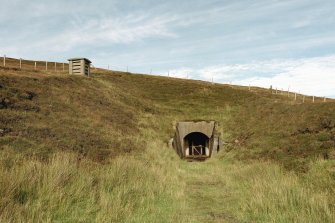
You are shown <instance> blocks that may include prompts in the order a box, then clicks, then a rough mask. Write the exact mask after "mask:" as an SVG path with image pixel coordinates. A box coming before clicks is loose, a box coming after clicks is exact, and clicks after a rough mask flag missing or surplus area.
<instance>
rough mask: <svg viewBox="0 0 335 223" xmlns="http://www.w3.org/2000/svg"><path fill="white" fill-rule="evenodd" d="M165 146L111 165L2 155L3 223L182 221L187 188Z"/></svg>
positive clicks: (66, 156) (65, 156) (60, 156)
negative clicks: (182, 198) (182, 185)
mask: <svg viewBox="0 0 335 223" xmlns="http://www.w3.org/2000/svg"><path fill="white" fill-rule="evenodd" d="M161 146H162V145H161V144H158V145H155V144H154V145H152V149H150V148H148V151H151V152H148V153H146V154H145V155H143V154H142V155H141V156H139V157H135V156H131V155H129V156H122V157H118V158H116V159H113V160H112V161H110V162H109V163H108V164H98V163H95V162H93V161H91V160H90V159H86V158H82V159H80V157H79V156H78V155H76V154H74V153H55V154H54V155H53V156H52V157H51V158H50V159H49V160H48V161H41V160H37V159H28V160H23V159H22V160H20V159H17V157H16V158H15V160H13V157H11V155H10V154H9V153H6V152H4V151H2V152H1V158H0V159H1V165H0V197H1V199H0V213H1V214H0V222H19V221H21V222H177V221H179V220H181V219H182V218H181V215H180V214H179V211H180V209H181V207H179V206H178V205H179V204H181V203H182V202H180V203H179V201H180V193H181V191H180V189H181V188H182V187H181V186H180V185H179V183H178V180H177V177H178V174H176V167H175V166H174V165H171V164H169V162H168V161H166V160H165V161H164V163H163V162H162V159H160V158H159V157H160V156H159V155H158V154H161V153H162V152H161V151H158V150H157V149H156V148H157V147H161ZM153 147H154V148H153ZM163 153H164V152H163ZM165 155H167V156H169V155H168V154H166V153H165ZM153 158H155V159H153ZM171 182H173V183H172V184H171Z"/></svg>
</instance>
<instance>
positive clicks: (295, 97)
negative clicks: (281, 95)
mask: <svg viewBox="0 0 335 223" xmlns="http://www.w3.org/2000/svg"><path fill="white" fill-rule="evenodd" d="M294 100H295V101H296V100H297V93H294Z"/></svg>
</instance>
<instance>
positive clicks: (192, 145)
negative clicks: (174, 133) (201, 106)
mask: <svg viewBox="0 0 335 223" xmlns="http://www.w3.org/2000/svg"><path fill="white" fill-rule="evenodd" d="M184 143H185V149H188V154H189V156H206V147H208V143H209V138H208V137H207V136H206V135H205V134H203V133H201V132H192V133H190V134H188V135H187V136H185V138H184Z"/></svg>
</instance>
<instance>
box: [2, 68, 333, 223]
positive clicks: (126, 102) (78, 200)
mask: <svg viewBox="0 0 335 223" xmlns="http://www.w3.org/2000/svg"><path fill="white" fill-rule="evenodd" d="M199 119H201V120H216V121H218V122H219V124H220V126H219V132H220V134H221V138H222V140H223V141H224V142H225V146H224V148H223V150H222V151H221V152H220V154H219V155H218V156H216V157H213V158H212V159H210V160H208V161H206V162H193V163H188V162H185V161H182V160H180V159H179V157H178V156H177V154H176V153H175V152H174V151H173V150H171V149H169V148H168V147H167V141H168V140H169V139H170V138H171V137H172V136H173V125H174V124H175V123H176V122H178V121H180V120H199ZM334 132H335V103H334V101H333V100H327V102H323V100H322V99H320V98H319V99H317V100H316V101H315V103H312V100H311V98H310V97H309V98H306V100H305V103H302V95H298V98H297V100H294V96H293V95H291V96H290V97H288V96H287V94H275V93H274V91H270V90H268V89H261V88H251V90H249V89H248V88H245V87H240V86H230V85H221V84H211V83H207V82H202V81H193V80H182V79H174V78H167V77H159V76H149V75H139V74H130V73H121V72H110V71H103V70H100V69H98V70H93V74H92V77H91V78H85V77H80V76H69V75H68V74H67V73H66V72H62V71H57V72H53V71H43V70H34V69H32V68H30V69H28V70H19V69H14V68H4V67H0V197H1V198H0V221H1V222H18V221H23V222H54V221H56V222H57V221H60V222H334V221H335V214H334V213H335V205H334V203H335V198H334V194H335V191H334V190H335V189H334V188H335V181H334V180H335V161H334V159H335V136H334Z"/></svg>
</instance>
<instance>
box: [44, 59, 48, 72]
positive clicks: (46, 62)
mask: <svg viewBox="0 0 335 223" xmlns="http://www.w3.org/2000/svg"><path fill="white" fill-rule="evenodd" d="M45 70H48V61H45Z"/></svg>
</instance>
